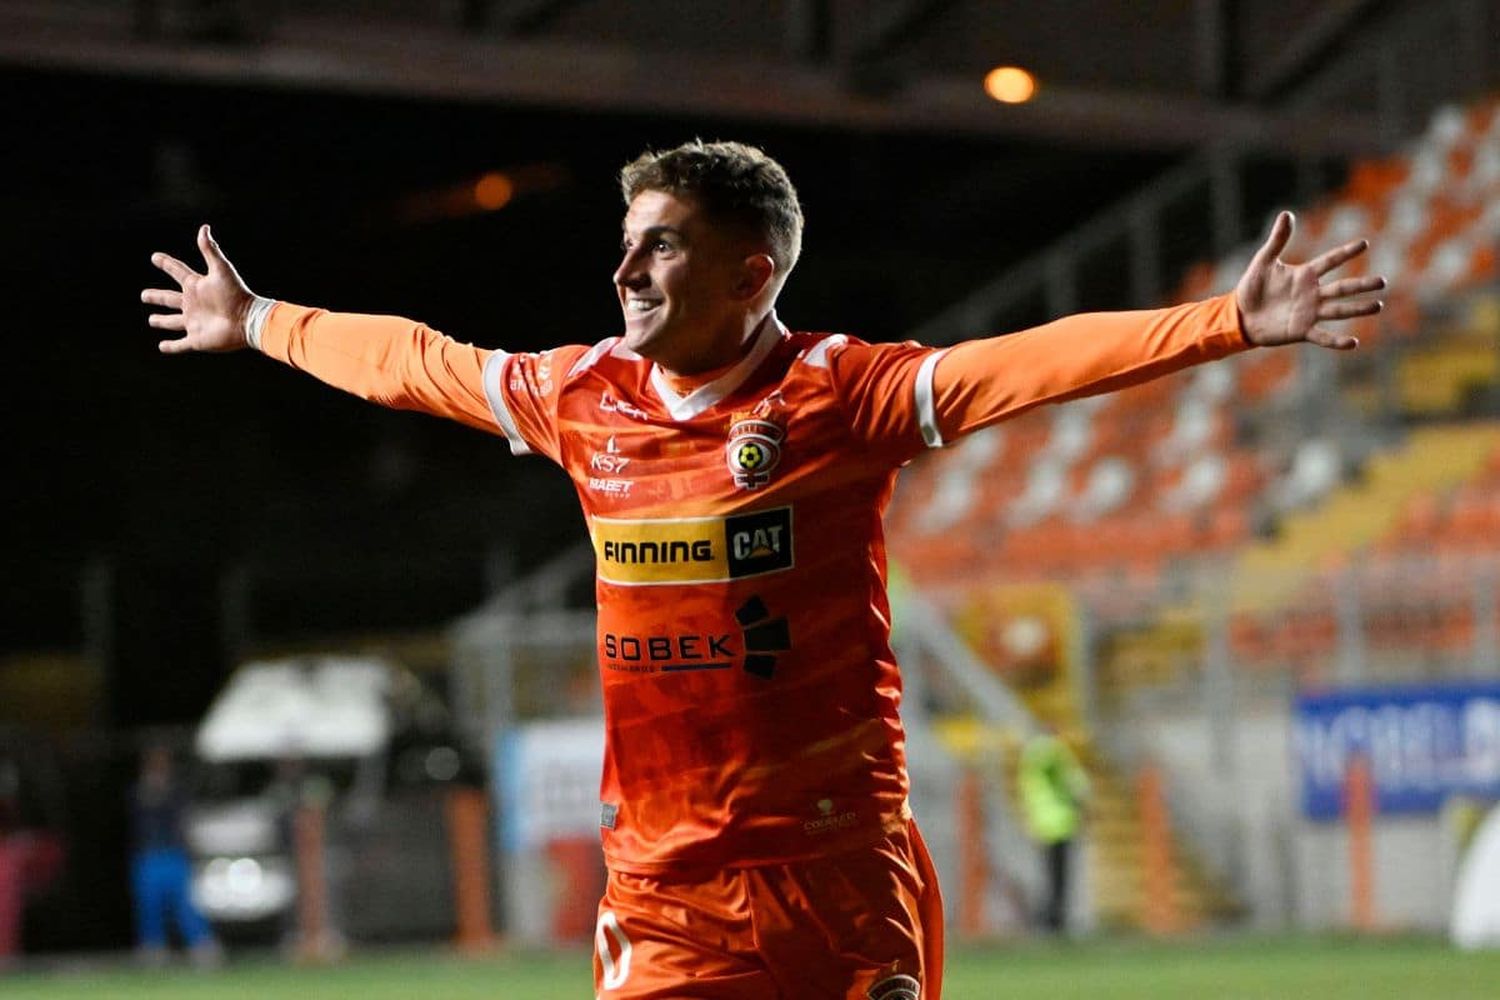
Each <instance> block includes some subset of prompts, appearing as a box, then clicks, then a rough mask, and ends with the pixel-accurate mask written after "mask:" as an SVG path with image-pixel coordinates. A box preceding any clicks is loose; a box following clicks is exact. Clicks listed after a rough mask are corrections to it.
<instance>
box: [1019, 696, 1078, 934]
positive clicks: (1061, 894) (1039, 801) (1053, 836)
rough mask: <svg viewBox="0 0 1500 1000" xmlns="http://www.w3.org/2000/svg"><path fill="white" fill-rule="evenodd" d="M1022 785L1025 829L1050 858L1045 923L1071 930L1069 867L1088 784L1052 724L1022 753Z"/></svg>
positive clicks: (1055, 928)
mask: <svg viewBox="0 0 1500 1000" xmlns="http://www.w3.org/2000/svg"><path fill="white" fill-rule="evenodd" d="M1019 783H1020V787H1021V805H1022V809H1023V811H1024V812H1025V814H1026V827H1027V829H1028V830H1029V831H1030V833H1031V836H1032V837H1033V838H1034V839H1035V840H1036V841H1037V843H1039V844H1041V845H1042V848H1043V850H1045V852H1046V855H1047V905H1046V907H1045V908H1044V909H1043V910H1042V924H1043V926H1045V927H1046V928H1047V929H1048V930H1049V931H1050V932H1052V933H1054V934H1060V933H1062V932H1063V931H1064V930H1065V929H1066V928H1067V925H1068V868H1069V860H1070V858H1069V855H1070V854H1071V853H1072V847H1073V841H1074V840H1075V839H1076V838H1077V836H1078V830H1079V828H1080V827H1081V826H1082V825H1083V816H1084V809H1085V806H1086V805H1087V803H1088V797H1089V779H1088V775H1087V774H1085V773H1084V770H1083V766H1082V765H1081V764H1079V763H1078V758H1077V757H1076V756H1074V754H1073V751H1072V750H1070V749H1068V745H1067V744H1066V743H1064V742H1063V740H1062V737H1061V736H1059V735H1058V732H1057V729H1056V728H1055V727H1053V726H1051V725H1048V726H1047V727H1046V728H1045V729H1044V730H1043V731H1041V732H1039V733H1037V734H1035V735H1033V736H1032V737H1031V738H1030V739H1028V740H1027V741H1026V743H1025V745H1024V746H1023V747H1022V748H1021V762H1020V775H1019Z"/></svg>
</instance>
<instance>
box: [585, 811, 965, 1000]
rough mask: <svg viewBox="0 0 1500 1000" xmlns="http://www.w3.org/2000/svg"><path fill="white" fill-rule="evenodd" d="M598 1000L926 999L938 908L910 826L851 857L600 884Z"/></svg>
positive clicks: (939, 949)
mask: <svg viewBox="0 0 1500 1000" xmlns="http://www.w3.org/2000/svg"><path fill="white" fill-rule="evenodd" d="M594 945H595V951H594V989H595V991H596V992H597V996H598V1000H774V998H783V1000H814V998H818V1000H821V998H825V997H827V998H838V1000H845V998H847V1000H919V998H920V1000H939V998H940V996H941V993H942V973H943V906H942V898H941V896H940V895H939V894H938V884H937V873H936V871H935V870H934V869H933V867H932V859H931V858H930V857H929V856H928V854H927V847H926V845H925V844H923V843H922V837H921V834H919V833H918V832H917V828H916V825H915V824H908V825H907V827H906V829H904V830H900V831H898V832H896V833H893V834H891V835H890V836H888V837H886V838H885V839H883V840H881V841H880V842H878V843H876V844H873V845H871V846H870V847H867V848H864V849H862V850H859V851H853V852H850V853H847V854H837V855H834V856H831V857H827V858H818V859H816V860H813V861H803V862H797V863H795V864H786V865H765V866H759V867H755V868H733V869H726V870H725V871H723V872H720V873H718V874H715V875H710V876H706V877H703V878H701V879H694V880H692V881H683V880H679V879H674V878H661V877H656V876H642V875H630V874H627V873H625V872H615V871H612V872H610V873H609V882H608V885H607V887H606V888H605V891H604V900H603V902H601V903H600V904H599V920H598V923H597V924H596V925H595V930H594Z"/></svg>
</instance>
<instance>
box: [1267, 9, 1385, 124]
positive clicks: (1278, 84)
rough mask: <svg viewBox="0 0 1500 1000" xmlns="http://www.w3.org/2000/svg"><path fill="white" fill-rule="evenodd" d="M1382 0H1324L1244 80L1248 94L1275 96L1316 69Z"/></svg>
mask: <svg viewBox="0 0 1500 1000" xmlns="http://www.w3.org/2000/svg"><path fill="white" fill-rule="evenodd" d="M1380 3H1381V0H1324V2H1323V3H1322V4H1321V5H1319V7H1318V11H1317V13H1316V14H1314V15H1312V16H1311V17H1310V18H1309V19H1308V21H1307V23H1306V24H1305V25H1303V27H1302V28H1301V29H1300V30H1298V31H1296V32H1293V33H1292V35H1291V36H1290V37H1289V38H1287V39H1286V41H1285V42H1284V43H1283V44H1282V46H1281V49H1280V51H1279V52H1278V53H1277V55H1276V56H1275V57H1274V58H1273V59H1271V60H1270V62H1269V63H1268V64H1267V65H1266V66H1265V68H1264V69H1262V70H1261V71H1260V72H1258V73H1256V74H1255V75H1253V76H1250V77H1248V78H1246V79H1244V80H1242V81H1241V85H1242V87H1243V89H1244V92H1245V96H1246V97H1249V98H1252V99H1254V100H1271V99H1274V98H1275V97H1277V96H1278V95H1280V94H1281V93H1282V92H1283V91H1284V90H1285V89H1286V88H1287V87H1289V86H1292V85H1294V84H1295V83H1296V82H1297V80H1298V79H1299V78H1300V77H1301V76H1303V75H1304V74H1306V73H1307V72H1309V71H1310V70H1312V69H1313V68H1314V67H1315V66H1316V65H1317V62H1318V58H1319V57H1320V56H1323V55H1325V54H1326V53H1327V52H1328V50H1329V49H1331V48H1333V47H1334V46H1336V45H1338V44H1339V43H1340V42H1342V41H1345V40H1347V38H1348V36H1349V34H1350V32H1351V31H1352V30H1353V29H1355V28H1357V27H1358V26H1359V22H1360V20H1361V19H1368V16H1369V15H1370V13H1371V12H1372V10H1373V8H1375V7H1376V6H1378V5H1379V4H1380Z"/></svg>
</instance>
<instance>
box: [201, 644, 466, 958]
mask: <svg viewBox="0 0 1500 1000" xmlns="http://www.w3.org/2000/svg"><path fill="white" fill-rule="evenodd" d="M195 749H196V754H197V757H198V759H199V763H200V769H199V774H198V776H197V780H196V782H195V788H194V793H193V799H192V808H191V809H190V811H189V815H188V819H187V831H186V832H187V840H188V846H189V849H190V851H191V852H192V854H193V857H194V885H193V890H194V898H195V899H196V900H197V902H198V904H199V906H200V907H202V909H203V912H204V915H205V916H207V917H208V919H209V920H210V921H211V922H212V923H213V924H214V926H215V928H216V930H218V931H219V932H220V933H221V934H224V935H225V936H226V937H228V938H231V939H260V940H274V939H275V938H277V937H279V936H282V935H284V934H286V933H287V932H288V931H289V930H290V928H291V925H292V922H293V918H294V911H295V906H296V898H297V877H296V865H295V862H294V859H293V856H292V852H291V816H292V812H293V810H294V807H295V805H296V804H297V803H298V802H302V801H306V799H307V798H308V797H309V796H318V797H320V798H322V799H324V801H325V802H326V803H327V810H328V811H327V826H326V842H327V845H328V849H327V854H326V856H325V865H326V872H327V877H328V882H329V887H330V897H331V906H332V908H333V913H332V918H333V920H334V922H335V925H336V926H338V927H340V929H341V930H342V931H343V932H344V933H345V934H347V935H348V936H350V937H352V938H356V939H360V938H363V939H391V938H401V937H412V936H427V935H443V934H446V933H449V932H450V931H451V927H452V922H453V915H452V905H451V878H449V877H448V852H447V843H446V838H445V833H444V828H443V820H442V816H443V810H442V799H443V795H444V794H445V792H446V790H447V789H448V788H449V787H451V785H452V784H453V783H454V782H456V781H462V782H469V781H482V776H481V775H478V774H477V773H476V772H477V771H478V769H477V768H475V767H474V766H472V763H471V762H472V760H473V757H472V755H467V754H465V753H463V752H462V751H461V749H460V748H459V747H458V746H457V745H456V743H455V741H454V740H453V738H452V735H451V729H450V727H449V726H448V725H447V713H446V710H445V709H444V708H443V706H442V703H441V701H440V700H439V699H437V698H436V696H434V695H432V694H431V693H430V692H428V691H426V689H425V688H424V687H423V686H422V685H421V684H420V682H418V680H417V679H416V678H415V676H413V675H412V674H411V673H410V672H409V671H406V670H404V669H402V668H400V667H397V666H395V665H394V664H391V663H389V662H388V661H385V660H381V659H375V658H369V657H344V656H319V657H308V658H300V659H293V660H269V661H258V662H252V663H247V664H245V665H244V666H242V667H240V668H239V669H238V670H237V671H235V673H234V675H233V676H232V677H231V678H230V680H229V683H228V684H227V685H226V686H225V687H224V689H223V691H221V692H220V693H219V695H218V697H216V698H215V699H214V702H213V704H212V706H211V707H210V708H209V711H208V714H207V715H206V716H205V717H204V719H203V722H202V723H201V724H200V725H199V727H198V732H197V735H196V739H195ZM393 854H394V855H397V856H399V857H400V858H401V864H400V865H391V864H390V863H389V861H390V857H391V856H392V855H393ZM390 900H399V903H395V904H392V903H391V902H388V901H390Z"/></svg>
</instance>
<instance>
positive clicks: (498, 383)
mask: <svg viewBox="0 0 1500 1000" xmlns="http://www.w3.org/2000/svg"><path fill="white" fill-rule="evenodd" d="M510 359H511V355H510V354H507V353H506V352H505V351H496V352H495V353H494V354H491V355H490V356H489V358H488V360H486V361H485V363H484V375H483V381H484V398H485V399H486V400H488V401H489V404H490V415H491V416H493V417H494V418H495V423H496V424H498V425H499V427H500V429H501V430H502V431H504V432H505V437H506V439H507V440H509V441H510V453H511V454H512V455H530V454H531V445H529V444H527V443H526V439H525V438H523V437H522V436H521V431H520V429H519V428H517V427H516V421H515V418H514V417H512V416H511V415H510V408H509V407H507V406H506V405H505V393H504V392H503V391H502V390H503V387H504V385H505V363H506V362H507V361H509V360H510Z"/></svg>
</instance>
